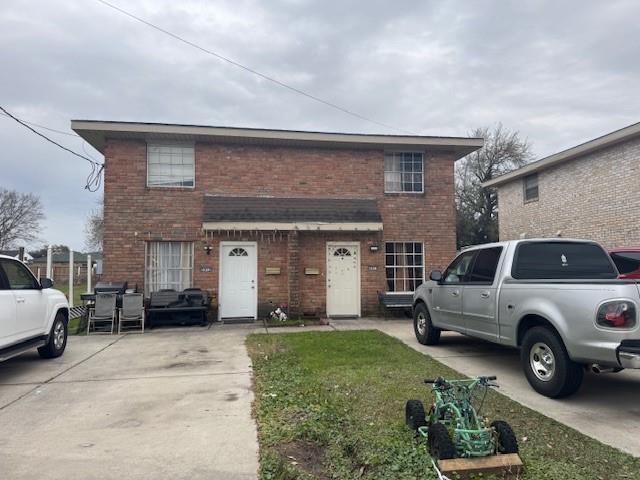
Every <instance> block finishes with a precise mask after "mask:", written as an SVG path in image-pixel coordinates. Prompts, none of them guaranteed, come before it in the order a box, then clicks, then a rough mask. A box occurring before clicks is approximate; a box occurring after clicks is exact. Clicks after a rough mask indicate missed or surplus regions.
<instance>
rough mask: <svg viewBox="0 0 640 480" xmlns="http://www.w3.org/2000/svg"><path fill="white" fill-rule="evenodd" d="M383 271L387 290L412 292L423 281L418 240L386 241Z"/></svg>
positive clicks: (421, 253)
mask: <svg viewBox="0 0 640 480" xmlns="http://www.w3.org/2000/svg"><path fill="white" fill-rule="evenodd" d="M385 272H386V277H387V291H388V292H413V291H415V289H416V288H418V287H419V286H420V285H422V282H423V281H424V255H423V252H422V243H420V242H387V243H386V244H385Z"/></svg>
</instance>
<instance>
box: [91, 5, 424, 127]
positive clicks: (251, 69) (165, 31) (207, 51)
mask: <svg viewBox="0 0 640 480" xmlns="http://www.w3.org/2000/svg"><path fill="white" fill-rule="evenodd" d="M96 1H97V2H99V3H101V4H103V5H105V6H107V7H109V8H111V9H113V10H116V11H117V12H120V13H122V14H123V15H126V16H127V17H129V18H132V19H133V20H136V21H138V22H140V23H143V24H144V25H146V26H148V27H151V28H153V29H155V30H157V31H159V32H162V33H164V34H165V35H168V36H170V37H171V38H173V39H174V40H178V41H179V42H182V43H184V44H186V45H189V46H190V47H193V48H195V49H197V50H200V51H201V52H204V53H206V54H208V55H211V56H213V57H216V58H217V59H219V60H223V61H225V62H227V63H229V64H231V65H233V66H234V67H238V68H240V69H242V70H245V71H247V72H249V73H252V74H253V75H256V76H258V77H260V78H262V79H264V80H267V81H269V82H271V83H275V84H276V85H279V86H280V87H283V88H286V89H287V90H290V91H292V92H294V93H297V94H299V95H303V96H305V97H307V98H310V99H311V100H314V101H316V102H319V103H322V104H323V105H326V106H327V107H331V108H334V109H336V110H339V111H340V112H342V113H346V114H347V115H351V116H352V117H356V118H358V119H360V120H364V121H366V122H370V123H373V124H376V125H378V126H380V127H384V128H388V129H391V130H396V131H398V132H402V133H405V134H411V135H415V134H414V133H412V132H408V131H406V130H402V129H400V128H397V127H394V126H392V125H388V124H386V123H382V122H378V121H377V120H372V119H371V118H368V117H365V116H364V115H361V114H359V113H357V112H354V111H353V110H349V109H347V108H344V107H341V106H340V105H337V104H335V103H332V102H330V101H328V100H324V99H322V98H320V97H317V96H315V95H312V94H310V93H307V92H305V91H304V90H300V89H299V88H296V87H292V86H291V85H288V84H286V83H284V82H282V81H280V80H278V79H276V78H274V77H271V76H269V75H266V74H264V73H261V72H259V71H257V70H254V69H253V68H250V67H247V66H246V65H243V64H241V63H239V62H236V61H235V60H232V59H231V58H229V57H225V56H224V55H221V54H219V53H216V52H214V51H213V50H209V49H207V48H205V47H202V46H200V45H198V44H197V43H194V42H192V41H190V40H187V39H185V38H183V37H181V36H179V35H177V34H175V33H172V32H170V31H169V30H165V29H164V28H162V27H159V26H157V25H155V24H153V23H151V22H149V21H147V20H144V19H143V18H140V17H138V16H136V15H134V14H133V13H130V12H128V11H126V10H124V9H122V8H120V7H118V6H116V5H113V4H112V3H109V2H107V1H106V0H96Z"/></svg>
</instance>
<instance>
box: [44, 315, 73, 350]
mask: <svg viewBox="0 0 640 480" xmlns="http://www.w3.org/2000/svg"><path fill="white" fill-rule="evenodd" d="M67 334H68V331H67V317H65V315H64V313H62V312H58V313H57V314H56V318H55V319H54V320H53V325H52V326H51V331H50V332H49V340H48V341H47V344H46V345H44V346H42V347H40V348H38V353H39V354H40V356H41V357H42V358H56V357H59V356H60V355H62V354H63V353H64V349H65V348H66V346H67Z"/></svg>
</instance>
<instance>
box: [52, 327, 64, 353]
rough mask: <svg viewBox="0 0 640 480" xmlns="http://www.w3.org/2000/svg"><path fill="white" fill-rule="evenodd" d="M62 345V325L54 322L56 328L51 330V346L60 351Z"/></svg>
mask: <svg viewBox="0 0 640 480" xmlns="http://www.w3.org/2000/svg"><path fill="white" fill-rule="evenodd" d="M63 345H64V324H63V323H62V322H56V326H55V327H54V328H53V346H54V347H56V350H60V349H61V348H62V346H63Z"/></svg>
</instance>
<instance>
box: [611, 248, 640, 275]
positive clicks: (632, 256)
mask: <svg viewBox="0 0 640 480" xmlns="http://www.w3.org/2000/svg"><path fill="white" fill-rule="evenodd" d="M609 254H610V255H611V259H612V260H613V263H615V264H616V267H617V268H618V271H619V272H620V277H619V278H630V279H638V280H640V247H618V248H614V249H612V250H609Z"/></svg>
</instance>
